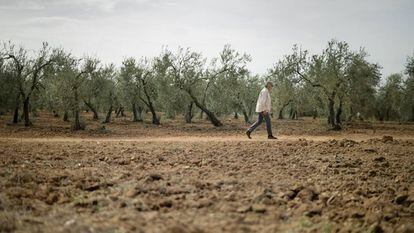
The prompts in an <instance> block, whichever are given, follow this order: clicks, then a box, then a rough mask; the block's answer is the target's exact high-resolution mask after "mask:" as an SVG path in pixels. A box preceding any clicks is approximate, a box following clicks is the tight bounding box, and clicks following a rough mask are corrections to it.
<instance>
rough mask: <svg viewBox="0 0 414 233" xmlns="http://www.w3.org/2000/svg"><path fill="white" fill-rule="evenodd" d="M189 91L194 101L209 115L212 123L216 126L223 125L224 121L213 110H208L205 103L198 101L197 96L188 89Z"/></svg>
mask: <svg viewBox="0 0 414 233" xmlns="http://www.w3.org/2000/svg"><path fill="white" fill-rule="evenodd" d="M187 93H188V94H189V95H190V97H191V99H192V100H193V101H194V103H195V105H196V106H197V107H198V108H199V109H201V110H202V111H203V112H204V113H205V114H206V115H207V117H208V119H209V120H210V121H211V123H212V124H213V125H214V126H216V127H219V126H223V123H221V122H220V121H219V119H217V117H216V115H214V113H213V112H211V111H210V110H208V109H207V108H206V107H205V106H204V105H202V104H201V103H200V102H198V100H197V98H196V97H195V96H194V95H193V94H192V93H191V91H189V90H187Z"/></svg>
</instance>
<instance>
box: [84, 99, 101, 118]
mask: <svg viewBox="0 0 414 233" xmlns="http://www.w3.org/2000/svg"><path fill="white" fill-rule="evenodd" d="M83 102H84V103H85V105H86V106H87V107H88V108H89V109H90V110H91V111H92V112H93V119H94V120H98V119H99V115H98V112H97V111H96V108H95V107H94V106H93V105H92V103H90V102H87V101H83Z"/></svg>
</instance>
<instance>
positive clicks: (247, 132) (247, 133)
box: [246, 131, 252, 139]
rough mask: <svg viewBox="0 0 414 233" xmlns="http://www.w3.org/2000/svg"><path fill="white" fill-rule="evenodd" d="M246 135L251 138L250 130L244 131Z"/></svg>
mask: <svg viewBox="0 0 414 233" xmlns="http://www.w3.org/2000/svg"><path fill="white" fill-rule="evenodd" d="M246 135H247V137H248V138H249V139H252V137H250V132H249V131H246Z"/></svg>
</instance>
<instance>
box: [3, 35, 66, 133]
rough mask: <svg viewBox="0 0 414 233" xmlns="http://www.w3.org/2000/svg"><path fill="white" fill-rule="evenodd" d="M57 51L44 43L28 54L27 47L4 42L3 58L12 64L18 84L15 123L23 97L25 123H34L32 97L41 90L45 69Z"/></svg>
mask: <svg viewBox="0 0 414 233" xmlns="http://www.w3.org/2000/svg"><path fill="white" fill-rule="evenodd" d="M57 53H59V51H58V50H56V49H51V48H50V47H49V46H48V44H47V43H43V45H42V48H41V49H40V50H39V51H37V52H36V53H35V54H28V52H27V50H26V49H24V48H22V47H19V48H18V47H16V46H15V45H14V44H12V43H11V42H9V43H4V45H3V51H2V53H1V54H2V60H3V62H10V63H11V64H12V65H11V66H12V67H13V70H12V76H13V78H14V80H15V82H16V84H17V93H16V94H15V96H16V102H17V104H16V108H15V109H16V110H15V115H14V117H13V122H14V123H17V117H18V108H19V106H18V102H19V101H18V99H21V101H22V102H23V118H24V125H25V126H30V125H31V124H32V123H31V121H30V116H29V107H30V98H31V96H32V94H33V93H34V92H35V91H38V90H39V88H40V86H41V85H42V79H43V78H44V69H45V68H46V67H47V66H49V65H51V64H52V62H53V61H54V56H55V54H57Z"/></svg>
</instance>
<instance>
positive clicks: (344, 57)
mask: <svg viewBox="0 0 414 233" xmlns="http://www.w3.org/2000/svg"><path fill="white" fill-rule="evenodd" d="M366 58H367V53H366V52H365V51H364V50H363V49H360V50H358V51H353V50H351V49H350V48H349V46H348V44H347V43H345V42H338V41H335V40H332V41H330V42H329V43H328V46H327V47H326V49H325V50H324V51H323V52H322V53H321V54H315V55H309V53H308V52H307V51H306V50H302V49H301V48H299V47H298V46H294V47H293V50H292V53H291V54H289V55H286V56H284V57H283V59H281V60H280V61H278V62H277V63H276V64H275V65H274V67H273V68H271V69H269V72H268V74H267V75H265V76H263V77H260V76H258V75H252V74H251V72H249V70H248V69H247V68H246V66H247V64H248V63H249V62H250V61H251V58H250V56H249V55H247V54H244V53H239V52H238V51H236V50H234V49H232V48H231V47H230V46H229V45H226V46H225V47H224V49H223V50H222V51H221V52H220V54H219V55H218V57H216V58H213V59H211V60H209V61H208V60H207V59H206V58H204V57H203V56H202V54H201V53H198V52H194V51H191V50H190V49H182V48H180V49H178V50H177V51H175V52H173V51H170V50H168V49H167V48H164V49H163V50H162V52H161V53H160V54H159V55H158V56H156V57H153V58H141V59H136V58H132V57H131V58H126V59H124V60H123V62H122V65H121V66H120V67H119V68H118V67H115V66H114V65H113V64H102V62H101V61H100V60H99V59H97V58H94V57H84V58H77V57H75V56H73V55H72V54H70V53H69V52H67V51H65V50H63V49H62V48H51V47H50V46H49V45H48V44H47V43H44V44H43V46H42V47H41V49H39V51H35V52H33V51H29V50H26V49H24V48H23V47H18V46H16V45H14V44H13V43H11V42H9V43H4V44H3V46H2V48H1V50H0V113H6V112H11V113H12V115H13V118H12V123H18V122H19V121H20V119H23V121H24V124H25V125H26V126H30V125H31V124H32V121H31V116H36V113H37V110H38V109H45V110H48V111H50V112H53V113H54V115H55V116H56V117H59V116H61V117H62V118H63V120H65V121H69V120H71V119H73V120H71V121H73V128H74V129H75V130H79V129H83V128H84V127H85V126H84V124H83V121H82V120H81V119H80V112H81V111H84V110H87V111H89V112H91V117H92V118H93V119H94V120H100V119H101V118H102V121H103V123H108V122H110V121H111V119H112V117H113V116H112V114H116V115H117V116H123V115H124V111H130V112H132V116H133V118H132V120H133V121H134V122H141V121H143V112H144V111H145V112H149V113H151V116H152V117H151V118H152V119H151V120H152V123H153V124H160V122H161V114H160V113H163V116H165V117H167V118H174V117H175V116H177V115H179V114H182V115H184V116H185V121H186V122H192V121H193V119H194V117H195V115H197V114H198V115H197V117H199V118H204V117H205V118H207V119H208V120H210V121H211V123H212V124H213V125H215V126H221V125H222V122H221V121H220V116H227V115H230V114H232V115H233V114H234V116H235V117H238V116H239V114H242V115H243V117H244V120H245V121H246V122H250V121H251V119H252V116H253V113H254V109H255V104H256V99H257V94H258V92H259V91H260V89H261V88H262V87H263V84H264V83H265V82H266V81H268V80H272V81H273V82H274V84H275V89H274V92H273V93H272V95H273V96H274V98H273V99H274V100H275V101H274V103H273V104H274V109H275V110H276V111H277V113H278V114H277V115H278V117H279V118H284V117H286V115H289V117H290V118H293V119H295V118H297V117H298V116H303V115H313V116H315V117H316V116H327V119H328V122H329V123H330V124H331V125H332V127H333V128H335V129H340V128H341V123H342V121H343V120H344V119H346V120H353V119H355V118H376V119H378V120H414V105H413V103H414V101H413V100H414V99H413V96H414V81H413V80H414V75H413V70H414V56H413V57H410V58H409V59H408V61H407V64H406V72H405V73H406V74H407V77H405V76H403V75H402V74H394V75H391V76H390V77H388V78H387V80H386V82H385V84H384V85H380V78H381V75H380V69H381V67H380V66H379V65H378V64H372V63H370V62H368V61H367V59H366ZM101 114H104V116H101Z"/></svg>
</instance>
